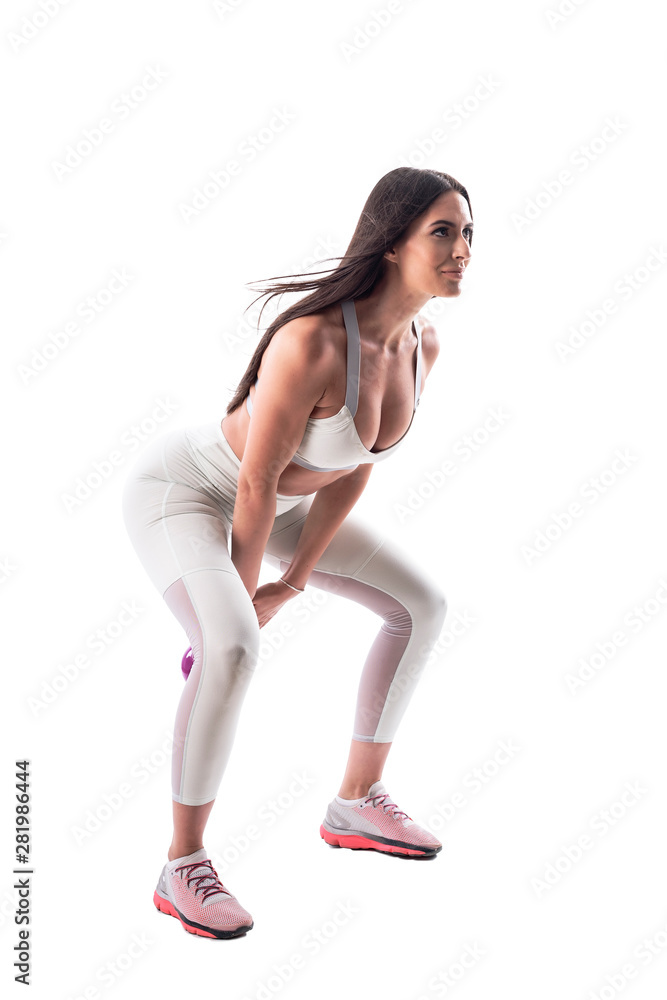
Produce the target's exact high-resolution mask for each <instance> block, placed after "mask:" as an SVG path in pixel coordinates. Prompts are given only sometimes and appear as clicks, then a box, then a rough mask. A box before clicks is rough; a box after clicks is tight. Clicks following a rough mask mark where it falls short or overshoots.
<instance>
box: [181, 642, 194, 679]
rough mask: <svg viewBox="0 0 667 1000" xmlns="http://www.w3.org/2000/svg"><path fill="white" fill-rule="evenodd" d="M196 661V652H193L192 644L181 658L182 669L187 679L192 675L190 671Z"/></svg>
mask: <svg viewBox="0 0 667 1000" xmlns="http://www.w3.org/2000/svg"><path fill="white" fill-rule="evenodd" d="M194 662H195V658H194V654H193V652H192V646H190V647H189V649H187V650H186V651H185V653H184V654H183V659H182V660H181V671H182V673H183V676H184V677H185V679H186V681H187V679H188V677H189V676H190V671H191V670H192V664H193V663H194Z"/></svg>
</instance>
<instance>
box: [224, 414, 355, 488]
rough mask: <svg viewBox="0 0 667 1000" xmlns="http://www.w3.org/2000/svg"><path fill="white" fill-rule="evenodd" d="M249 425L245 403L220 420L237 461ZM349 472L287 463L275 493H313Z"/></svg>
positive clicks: (347, 470)
mask: <svg viewBox="0 0 667 1000" xmlns="http://www.w3.org/2000/svg"><path fill="white" fill-rule="evenodd" d="M249 424H250V414H249V413H248V410H247V408H246V405H245V403H244V404H243V405H242V406H239V407H237V409H236V410H234V412H233V413H228V414H227V415H226V416H225V417H223V419H222V423H221V427H222V433H223V434H224V435H225V437H226V439H227V442H228V443H229V446H230V448H231V449H232V451H233V452H234V454H235V455H236V457H237V458H238V460H239V461H241V459H242V458H243V451H244V449H245V442H246V438H247V436H248V425H249ZM350 471H351V470H350V469H334V470H333V471H331V472H313V471H312V469H304V468H303V466H302V465H297V463H296V462H289V463H288V465H286V466H285V468H284V469H283V471H282V472H281V473H280V476H279V478H278V485H277V486H276V492H277V493H280V494H282V496H288V497H294V496H304V495H305V494H307V493H315V492H316V491H317V490H320V489H322V487H323V486H327V485H328V484H329V483H333V482H334V480H336V479H340V477H341V476H345V475H346V474H347V473H348V472H350Z"/></svg>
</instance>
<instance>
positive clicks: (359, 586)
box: [123, 422, 446, 806]
mask: <svg viewBox="0 0 667 1000" xmlns="http://www.w3.org/2000/svg"><path fill="white" fill-rule="evenodd" d="M239 466H240V462H239V459H238V458H237V457H236V455H235V454H234V452H233V451H232V449H231V447H230V446H229V444H228V442H227V441H226V439H225V437H224V435H223V433H222V429H221V427H220V424H219V423H217V422H216V423H213V424H204V425H202V426H200V427H194V428H187V429H180V430H175V431H172V432H167V433H165V434H163V435H161V436H160V437H159V438H157V439H155V440H154V441H153V442H152V443H151V444H150V445H149V446H148V447H147V448H146V449H145V450H144V451H143V452H142V454H141V455H140V456H139V458H138V460H137V461H136V463H135V465H134V466H133V468H132V469H131V471H130V474H129V475H128V477H127V480H126V483H125V487H124V491H123V516H124V519H125V524H126V527H127V531H128V533H129V536H130V539H131V541H132V544H133V545H134V548H135V550H136V552H137V555H138V556H139V558H140V559H141V561H142V563H143V565H144V568H145V569H146V572H147V573H148V575H149V576H150V578H151V580H152V581H153V583H154V584H155V586H156V587H157V588H158V590H159V592H160V594H162V596H163V597H164V599H165V601H166V603H167V605H168V607H169V608H170V610H171V611H172V612H173V613H174V615H175V616H176V618H177V619H178V621H179V622H180V623H181V625H182V626H183V628H184V630H185V632H186V634H187V636H188V639H189V641H190V645H191V646H192V652H193V656H194V663H193V665H192V669H191V670H190V674H189V676H188V679H187V681H186V683H185V687H184V690H183V694H182V696H181V700H180V702H179V705H178V709H177V712H176V723H175V728H174V744H173V751H172V772H171V774H172V797H173V799H174V801H175V802H182V803H183V804H184V805H190V806H196V805H201V804H203V803H205V802H210V801H211V800H212V799H214V798H215V797H216V794H217V792H218V788H219V785H220V782H221V780H222V776H223V773H224V770H225V767H226V765H227V760H228V758H229V754H230V751H231V747H232V742H233V739H234V734H235V732H236V728H237V724H238V720H239V715H240V711H241V705H242V703H243V698H244V696H245V692H246V689H247V686H248V682H249V681H250V678H251V676H252V674H253V671H254V669H255V666H256V664H257V661H258V655H259V646H260V634H259V624H258V621H257V615H256V613H255V609H254V607H253V603H252V599H251V597H250V596H249V594H248V592H247V590H246V588H245V586H244V584H243V582H242V581H241V578H240V576H239V575H238V573H237V571H236V569H235V567H234V564H233V563H232V560H231V556H230V551H229V543H230V539H231V525H232V516H233V511H234V498H235V496H236V484H237V481H238V470H239ZM314 496H315V494H308V495H306V496H284V495H282V494H278V495H277V498H276V518H275V521H274V524H273V529H272V531H271V534H270V536H269V540H268V543H267V545H266V549H265V559H266V561H267V562H269V563H270V565H272V566H274V567H275V568H276V570H277V571H278V572H279V573H284V572H285V571H286V570H287V568H288V567H289V565H290V562H291V560H292V556H293V553H294V550H295V548H296V544H297V542H298V539H299V535H300V533H301V529H302V527H303V523H304V521H305V519H306V516H307V514H308V510H309V509H310V505H311V503H312V502H313V499H314ZM308 586H313V587H318V588H320V589H321V590H326V591H329V592H331V593H334V594H338V595H340V596H342V597H347V598H350V599H351V600H353V601H356V602H357V603H358V604H363V605H364V606H365V607H367V608H368V609H369V610H371V611H373V612H375V614H377V615H380V616H381V617H382V618H383V623H382V625H381V627H380V631H379V632H378V635H377V637H376V639H375V641H374V642H373V644H372V646H371V648H370V650H369V652H368V655H367V657H366V662H365V664H364V666H363V669H362V672H361V678H360V683H359V691H358V697H357V706H356V715H355V722H354V730H353V733H352V738H353V739H355V740H365V741H369V742H372V743H388V742H391V741H392V740H393V738H394V735H395V733H396V729H397V728H398V724H399V722H400V721H401V719H402V717H403V714H404V712H405V709H406V708H407V705H408V702H409V700H410V697H411V695H412V692H413V690H414V686H415V684H416V682H417V680H418V679H419V676H420V674H421V672H422V670H423V667H424V665H425V663H426V661H427V659H428V655H429V652H430V650H431V649H432V647H433V645H434V644H435V642H436V640H437V638H438V636H439V634H440V631H441V629H442V625H443V622H444V619H445V613H446V602H445V598H444V595H443V594H442V592H441V590H440V589H439V588H438V586H437V585H436V584H435V583H434V582H433V581H432V580H431V579H430V578H429V577H428V576H426V575H425V574H424V573H423V572H422V571H421V570H420V569H419V568H418V567H417V566H415V565H414V562H413V561H412V560H411V559H409V558H407V557H406V556H405V554H404V553H403V552H402V551H401V550H400V549H399V548H397V547H395V546H394V545H393V544H392V543H391V542H390V541H388V540H387V539H386V538H383V537H382V535H380V534H379V533H378V532H377V531H375V530H374V529H373V528H372V527H370V526H368V525H367V524H364V523H363V522H362V521H360V520H359V519H358V518H357V517H355V516H354V514H353V513H352V514H349V515H348V516H347V517H346V519H345V521H344V522H343V524H342V525H341V526H340V528H339V529H338V531H337V532H336V534H335V536H334V538H333V539H332V540H331V542H330V543H329V545H328V546H327V548H326V550H325V551H324V553H323V555H322V556H321V558H320V559H319V561H318V563H317V566H316V568H315V569H314V570H313V571H312V573H311V574H310V576H309V578H308ZM296 599H297V600H298V598H296ZM350 652H351V655H353V651H352V650H351V651H350Z"/></svg>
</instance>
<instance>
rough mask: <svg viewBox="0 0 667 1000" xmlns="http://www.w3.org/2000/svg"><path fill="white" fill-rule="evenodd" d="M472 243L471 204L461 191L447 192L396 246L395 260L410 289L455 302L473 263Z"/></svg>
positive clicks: (439, 197)
mask: <svg viewBox="0 0 667 1000" xmlns="http://www.w3.org/2000/svg"><path fill="white" fill-rule="evenodd" d="M471 239H472V220H471V218H470V212H469V210H468V202H467V201H466V200H465V198H464V197H463V195H461V194H459V193H458V191H446V192H445V193H444V194H441V195H439V196H438V197H437V198H436V199H435V201H432V202H431V204H430V205H429V207H428V208H427V209H426V211H425V212H422V214H421V215H420V216H419V217H418V218H416V219H415V220H414V221H413V222H412V223H411V224H410V226H409V227H408V230H407V232H406V233H405V235H404V236H403V237H402V238H401V241H400V242H399V243H398V244H395V245H394V251H395V255H394V256H393V258H392V259H393V260H394V261H395V262H396V263H398V265H399V269H400V274H401V279H402V280H403V281H404V282H405V284H406V286H407V287H408V288H410V289H412V290H414V291H418V292H421V293H423V294H426V295H428V296H429V297H430V296H432V295H437V296H439V297H440V298H455V297H456V296H457V295H460V293H461V283H462V282H463V281H465V278H464V277H462V275H463V274H464V273H465V270H466V268H467V267H468V264H469V263H470V257H471V251H470V241H471Z"/></svg>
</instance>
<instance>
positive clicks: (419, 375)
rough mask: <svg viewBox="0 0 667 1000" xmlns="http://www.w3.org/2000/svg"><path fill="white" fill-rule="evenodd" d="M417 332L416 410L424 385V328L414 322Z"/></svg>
mask: <svg viewBox="0 0 667 1000" xmlns="http://www.w3.org/2000/svg"><path fill="white" fill-rule="evenodd" d="M414 326H415V330H416V331H417V370H416V372H415V410H416V409H417V407H418V406H419V393H420V389H421V385H422V328H421V323H420V322H418V321H417V320H415V321H414Z"/></svg>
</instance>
